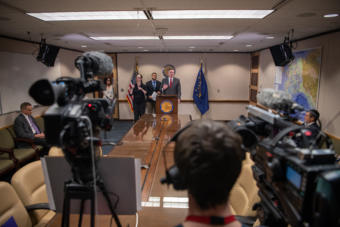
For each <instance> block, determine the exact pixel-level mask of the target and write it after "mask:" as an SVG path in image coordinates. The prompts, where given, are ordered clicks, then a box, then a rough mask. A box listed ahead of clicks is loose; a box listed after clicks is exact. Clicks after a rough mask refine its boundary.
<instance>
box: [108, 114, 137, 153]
mask: <svg viewBox="0 0 340 227" xmlns="http://www.w3.org/2000/svg"><path fill="white" fill-rule="evenodd" d="M132 125H133V121H119V120H115V121H114V122H113V126H112V129H111V131H109V132H104V131H101V139H102V142H103V144H104V146H103V154H107V153H109V152H110V151H111V150H112V148H113V147H114V145H110V144H107V143H117V142H119V141H120V140H121V138H123V136H124V135H125V134H126V133H127V132H128V131H129V130H130V128H131V127H132ZM105 144H107V145H105Z"/></svg>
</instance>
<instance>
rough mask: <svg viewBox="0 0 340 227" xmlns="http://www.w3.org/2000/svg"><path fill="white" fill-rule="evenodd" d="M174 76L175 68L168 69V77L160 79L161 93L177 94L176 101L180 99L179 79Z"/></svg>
mask: <svg viewBox="0 0 340 227" xmlns="http://www.w3.org/2000/svg"><path fill="white" fill-rule="evenodd" d="M174 76H175V70H174V69H169V71H168V78H165V79H163V80H162V85H161V87H162V94H163V95H177V98H178V102H179V101H180V99H181V81H180V80H179V79H177V78H175V77H174Z"/></svg>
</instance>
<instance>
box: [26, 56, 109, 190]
mask: <svg viewBox="0 0 340 227" xmlns="http://www.w3.org/2000/svg"><path fill="white" fill-rule="evenodd" d="M75 66H76V67H77V68H78V69H79V71H80V78H71V77H61V78H58V79H57V80H56V81H54V82H50V81H48V80H46V79H43V80H39V81H37V82H35V83H34V84H33V85H32V86H31V88H30V90H29V93H30V95H31V96H32V97H33V98H34V99H35V101H36V102H38V103H39V104H41V105H46V106H49V105H52V106H51V107H50V108H49V109H48V110H47V111H46V112H45V114H44V116H43V117H44V123H45V136H46V141H47V143H48V144H50V145H54V146H59V147H61V148H62V149H63V152H64V154H65V158H66V160H67V161H68V162H69V164H70V166H71V168H72V173H73V177H74V180H75V181H76V182H78V183H85V184H86V183H91V182H93V181H94V180H95V179H93V168H94V169H96V166H95V165H96V163H95V162H93V159H97V157H98V154H96V153H98V152H94V150H98V149H95V148H96V147H97V146H98V145H99V143H100V141H99V139H98V135H99V132H100V129H103V130H107V131H108V130H110V129H111V127H112V117H111V116H112V112H113V108H114V104H115V103H114V101H113V102H112V101H110V100H107V99H87V98H86V97H85V95H86V94H87V93H91V92H97V91H98V92H100V91H102V90H103V88H104V84H103V83H102V82H101V81H100V80H94V78H93V77H94V75H109V74H111V73H112V68H113V64H112V60H111V58H110V57H109V56H107V55H105V54H103V53H100V52H86V53H84V54H83V55H82V56H79V57H78V58H77V59H76V60H75ZM92 156H93V157H92Z"/></svg>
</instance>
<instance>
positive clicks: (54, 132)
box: [44, 99, 112, 146]
mask: <svg viewBox="0 0 340 227" xmlns="http://www.w3.org/2000/svg"><path fill="white" fill-rule="evenodd" d="M109 109H110V104H109V102H108V101H107V100H106V99H85V100H83V101H81V102H75V103H69V104H67V105H65V106H59V105H57V104H54V105H52V106H51V107H50V108H49V109H48V110H47V111H46V112H45V114H44V122H45V128H46V131H45V134H46V139H47V142H48V143H49V144H51V145H55V146H62V145H64V144H68V145H72V143H74V146H75V145H77V146H78V145H79V144H81V141H83V140H84V139H86V138H88V137H89V136H90V135H89V133H88V132H86V131H88V128H89V125H88V122H86V120H84V119H82V117H84V116H86V117H88V118H89V119H90V120H91V123H92V128H93V129H94V130H95V128H97V127H99V128H101V129H103V130H106V131H109V130H110V129H111V128H112V123H111V120H110V115H109V114H110V110H109ZM68 128H72V131H70V130H71V129H69V131H67V130H68ZM65 130H66V131H65ZM64 131H65V132H64Z"/></svg>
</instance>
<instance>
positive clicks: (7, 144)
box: [0, 128, 15, 149]
mask: <svg viewBox="0 0 340 227" xmlns="http://www.w3.org/2000/svg"><path fill="white" fill-rule="evenodd" d="M0 147H2V148H6V149H13V148H14V147H15V143H14V139H13V137H12V136H11V134H10V133H9V131H8V130H7V129H6V128H3V129H1V130H0Z"/></svg>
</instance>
